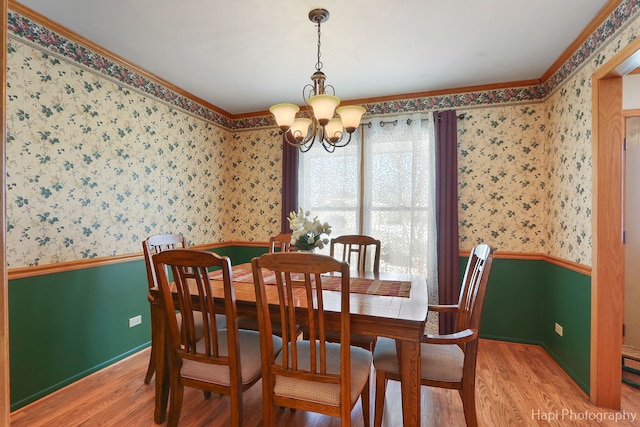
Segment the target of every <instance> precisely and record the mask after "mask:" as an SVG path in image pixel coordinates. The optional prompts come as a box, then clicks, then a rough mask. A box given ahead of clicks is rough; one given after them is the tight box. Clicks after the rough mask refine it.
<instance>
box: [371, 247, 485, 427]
mask: <svg viewBox="0 0 640 427" xmlns="http://www.w3.org/2000/svg"><path fill="white" fill-rule="evenodd" d="M494 252H495V250H494V249H492V248H491V247H490V246H489V245H487V244H485V243H483V244H480V245H478V246H476V247H475V248H473V249H472V250H471V253H470V255H469V259H468V262H467V267H466V270H465V273H464V278H463V280H462V286H461V290H460V297H459V300H458V304H451V305H429V311H435V312H454V313H456V327H455V332H454V333H452V334H446V335H431V334H425V335H424V336H423V337H422V340H421V341H422V343H421V345H420V355H421V359H422V363H421V368H420V369H421V381H420V383H421V384H422V385H425V386H429V387H439V388H448V389H455V390H458V391H459V393H460V397H461V399H462V406H463V409H464V418H465V421H466V423H467V426H468V427H475V426H477V424H478V422H477V417H476V404H475V382H476V358H477V354H478V339H479V333H480V332H479V331H480V323H481V320H482V307H483V305H484V297H485V293H486V290H487V283H488V281H489V273H490V271H491V265H492V263H493V253H494ZM373 364H374V367H375V371H376V400H375V416H374V426H375V427H380V425H381V424H382V414H383V409H384V397H385V391H386V386H387V380H389V379H391V380H396V381H399V380H400V378H399V374H398V373H399V367H398V357H397V353H396V343H395V340H393V339H389V338H380V339H378V342H377V344H376V347H375V350H374V353H373Z"/></svg>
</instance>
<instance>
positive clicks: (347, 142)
mask: <svg viewBox="0 0 640 427" xmlns="http://www.w3.org/2000/svg"><path fill="white" fill-rule="evenodd" d="M347 133H348V132H347ZM352 135H353V133H349V139H347V141H346V142H343V141H344V133H343V134H342V137H341V138H340V139H339V140H337V141H336V142H335V143H332V145H333V146H334V147H338V148H340V147H345V146H347V145H348V144H349V143H350V142H351V136H352Z"/></svg>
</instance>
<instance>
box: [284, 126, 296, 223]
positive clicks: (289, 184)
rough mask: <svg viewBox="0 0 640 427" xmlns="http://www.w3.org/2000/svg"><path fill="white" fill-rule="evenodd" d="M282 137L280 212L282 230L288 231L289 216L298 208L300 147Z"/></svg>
mask: <svg viewBox="0 0 640 427" xmlns="http://www.w3.org/2000/svg"><path fill="white" fill-rule="evenodd" d="M284 138H285V137H284V136H283V137H282V210H281V212H280V232H281V233H288V232H289V231H291V230H290V229H289V221H287V217H288V216H289V213H290V212H291V211H297V210H298V154H299V153H300V150H298V148H296V147H294V146H292V145H290V144H288V143H287V142H286V141H285V139H284Z"/></svg>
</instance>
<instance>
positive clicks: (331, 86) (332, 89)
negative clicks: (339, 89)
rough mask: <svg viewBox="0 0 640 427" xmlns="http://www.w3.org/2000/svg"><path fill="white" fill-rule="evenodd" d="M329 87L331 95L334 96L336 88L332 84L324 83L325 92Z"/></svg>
mask: <svg viewBox="0 0 640 427" xmlns="http://www.w3.org/2000/svg"><path fill="white" fill-rule="evenodd" d="M329 88H331V92H332V93H331V95H333V96H336V89H335V88H334V87H333V85H324V89H325V91H324V92H325V93H327V89H329Z"/></svg>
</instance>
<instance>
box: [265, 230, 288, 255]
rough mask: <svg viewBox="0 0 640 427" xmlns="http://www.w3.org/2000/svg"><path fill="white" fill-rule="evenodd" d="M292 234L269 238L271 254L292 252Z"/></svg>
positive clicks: (281, 234)
mask: <svg viewBox="0 0 640 427" xmlns="http://www.w3.org/2000/svg"><path fill="white" fill-rule="evenodd" d="M291 234H292V233H280V234H277V235H275V236H271V237H270V238H269V253H273V252H290V251H291V249H293V248H292V245H291Z"/></svg>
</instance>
